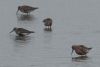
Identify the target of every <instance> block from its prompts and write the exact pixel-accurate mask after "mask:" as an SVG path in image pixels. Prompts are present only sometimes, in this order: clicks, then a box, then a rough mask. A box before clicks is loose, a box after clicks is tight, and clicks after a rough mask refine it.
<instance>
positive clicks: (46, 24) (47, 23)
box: [43, 18, 52, 29]
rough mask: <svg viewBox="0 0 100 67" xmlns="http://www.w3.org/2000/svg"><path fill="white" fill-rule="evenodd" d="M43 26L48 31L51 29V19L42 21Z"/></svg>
mask: <svg viewBox="0 0 100 67" xmlns="http://www.w3.org/2000/svg"><path fill="white" fill-rule="evenodd" d="M43 22H44V25H45V26H47V27H48V29H51V26H52V19H51V18H46V19H44V20H43Z"/></svg>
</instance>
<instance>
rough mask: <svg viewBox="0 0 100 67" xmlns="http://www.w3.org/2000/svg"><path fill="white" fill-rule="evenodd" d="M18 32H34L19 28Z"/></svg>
mask: <svg viewBox="0 0 100 67" xmlns="http://www.w3.org/2000/svg"><path fill="white" fill-rule="evenodd" d="M18 30H19V31H20V33H31V32H32V31H29V30H26V29H23V28H19V29H18Z"/></svg>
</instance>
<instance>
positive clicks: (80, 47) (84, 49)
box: [71, 45, 92, 55]
mask: <svg viewBox="0 0 100 67" xmlns="http://www.w3.org/2000/svg"><path fill="white" fill-rule="evenodd" d="M91 49H92V48H88V47H86V46H84V45H73V46H72V53H73V51H74V50H75V52H76V54H78V55H86V54H87V53H88V52H89V50H91ZM72 53H71V54H72Z"/></svg>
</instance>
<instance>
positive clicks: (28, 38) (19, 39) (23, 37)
mask: <svg viewBox="0 0 100 67" xmlns="http://www.w3.org/2000/svg"><path fill="white" fill-rule="evenodd" d="M28 40H30V37H29V36H16V37H15V41H28Z"/></svg>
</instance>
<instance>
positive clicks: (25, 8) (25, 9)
mask: <svg viewBox="0 0 100 67" xmlns="http://www.w3.org/2000/svg"><path fill="white" fill-rule="evenodd" d="M36 9H38V8H37V7H31V6H27V5H22V6H18V10H17V12H16V14H17V13H18V11H19V10H20V11H21V12H23V13H27V14H29V13H30V12H32V11H34V10H36Z"/></svg>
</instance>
